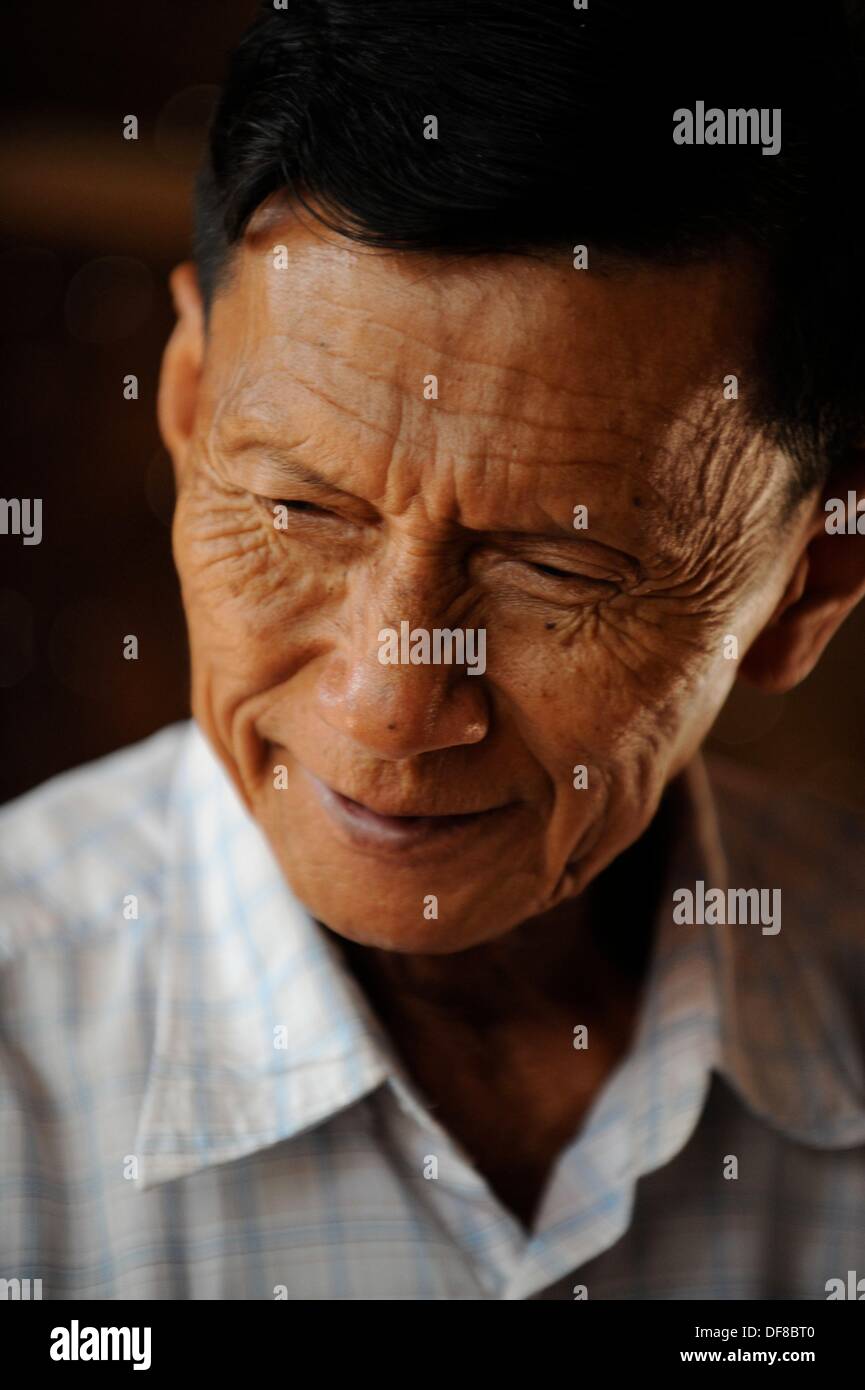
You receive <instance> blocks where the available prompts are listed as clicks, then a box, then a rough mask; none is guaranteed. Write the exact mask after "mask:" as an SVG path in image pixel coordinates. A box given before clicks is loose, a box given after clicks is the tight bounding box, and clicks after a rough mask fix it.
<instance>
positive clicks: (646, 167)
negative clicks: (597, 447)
mask: <svg viewBox="0 0 865 1390" xmlns="http://www.w3.org/2000/svg"><path fill="white" fill-rule="evenodd" d="M862 10H863V5H862V0H819V3H814V0H811V3H802V4H799V3H797V0H723V2H720V0H656V2H655V3H650V0H630V3H629V2H628V0H587V5H586V8H585V9H577V8H575V6H574V4H573V3H572V0H281V2H280V0H265V3H264V4H263V5H262V7H261V11H260V14H259V16H258V18H257V19H256V20H255V22H254V23H253V24H252V26H251V27H250V28H249V30H248V31H247V33H246V34H245V35H244V36H243V38H242V39H241V41H240V43H239V46H238V47H237V49H236V51H235V52H234V54H233V55H232V57H231V60H230V64H229V70H228V74H227V78H226V81H225V83H224V85H223V87H222V90H221V94H220V98H219V101H218V103H217V106H216V110H215V113H214V116H213V120H212V123H211V128H210V134H209V146H208V153H207V157H206V160H205V163H204V166H203V168H202V170H201V172H200V174H199V178H198V183H197V188H196V209H195V212H196V217H195V222H196V233H195V258H196V263H197V266H198V272H199V278H200V283H201V286H202V292H203V295H204V300H205V306H206V308H208V309H209V306H210V304H211V302H212V299H213V296H214V294H216V293H217V292H218V291H219V289H220V287H221V286H222V285H223V284H224V283H225V280H226V278H227V277H228V276H229V275H230V271H231V254H232V251H233V249H234V248H235V247H236V245H237V244H238V243H239V242H240V240H241V239H242V237H243V233H244V230H245V228H246V226H247V224H248V222H249V219H250V218H251V216H252V214H253V212H254V211H255V209H256V208H258V207H259V206H260V204H261V203H262V202H263V201H264V200H265V199H266V198H267V197H268V196H269V195H270V194H271V193H274V192H276V191H277V190H283V189H285V190H288V192H289V194H290V196H291V197H292V198H293V199H294V200H296V202H297V203H298V204H303V205H304V206H305V207H306V208H307V209H308V211H309V212H310V214H311V215H312V216H313V217H315V218H316V219H317V220H318V221H319V222H321V223H323V224H324V225H325V226H326V227H328V228H330V229H332V230H333V231H335V232H339V233H341V234H342V235H343V236H346V237H349V238H351V239H352V240H354V241H356V242H360V243H363V244H365V245H367V246H370V247H377V248H381V249H388V250H391V251H394V252H411V251H425V252H433V253H435V252H440V253H444V254H447V253H458V254H459V255H461V256H466V255H473V254H481V253H483V254H491V253H493V254H494V253H496V252H504V251H508V252H526V253H532V252H538V251H544V252H548V251H554V250H556V249H559V250H560V251H561V253H562V255H563V257H564V256H566V255H567V256H570V255H571V248H572V247H573V246H575V245H577V244H579V243H585V244H586V245H587V247H588V248H589V265H590V267H591V265H592V255H593V250H594V251H596V252H597V253H598V254H599V255H601V253H612V254H613V255H614V256H625V257H627V258H629V260H631V261H634V260H636V261H639V260H652V259H657V260H660V261H663V262H666V263H672V264H676V263H681V262H683V261H686V260H688V259H692V258H694V257H700V256H702V257H707V256H708V257H711V256H723V255H724V254H725V253H727V252H729V251H730V249H731V248H732V247H733V246H735V245H741V244H743V243H744V244H745V245H748V246H750V247H752V248H753V249H754V250H755V251H756V252H757V253H758V254H759V260H760V263H761V264H763V265H764V266H765V271H766V273H765V287H766V330H765V334H764V335H763V336H761V339H760V342H759V343H757V344H755V361H756V363H757V365H758V367H759V390H758V391H756V392H755V391H753V390H751V391H749V394H748V399H749V407H748V408H749V411H750V412H751V414H752V418H753V419H754V421H755V423H756V424H759V425H760V426H761V427H763V428H765V429H766V430H767V431H768V432H769V433H770V434H771V435H772V437H773V438H774V439H775V440H776V442H777V443H778V445H779V446H780V447H781V448H783V449H785V450H786V452H787V453H788V454H789V455H790V456H791V458H792V459H793V460H794V464H795V469H796V479H795V481H796V496H801V494H802V493H803V492H807V491H810V490H811V489H812V488H813V487H814V486H816V485H817V484H818V483H820V482H822V481H823V480H824V479H825V477H826V475H827V473H828V472H829V470H830V468H831V467H832V466H833V465H834V464H836V463H837V462H839V461H840V460H841V459H842V457H843V456H844V455H846V454H847V453H848V452H849V450H850V448H851V447H852V446H853V445H854V444H855V443H856V442H857V441H859V440H861V438H862V435H863V433H865V404H863V401H865V391H863V378H865V346H863V317H865V289H863V286H865V249H863V246H862V240H863V238H862V220H861V211H860V208H859V206H858V204H859V201H860V199H859V195H860V188H859V183H860V180H861V177H862V172H863V166H865V160H863V157H862V150H863V148H865V145H863V127H865V122H863V73H865V61H863V31H865V24H863V13H862ZM698 100H699V101H703V102H704V103H705V107H706V108H709V107H719V108H721V109H722V110H725V111H726V110H728V109H731V108H758V109H760V108H768V109H770V110H771V109H775V108H779V109H780V110H781V148H780V150H779V151H778V152H777V153H775V154H764V153H763V149H762V147H761V145H760V144H728V145H698V144H692V145H687V144H676V143H674V141H673V125H674V121H673V113H674V111H676V110H677V109H679V108H688V109H691V110H693V109H694V106H695V102H696V101H698ZM430 116H434V117H435V119H436V121H437V123H438V129H437V132H436V133H437V138H435V139H428V138H425V134H424V132H425V125H426V129H427V130H429V123H428V118H429V117H430ZM313 203H314V206H312V204H313Z"/></svg>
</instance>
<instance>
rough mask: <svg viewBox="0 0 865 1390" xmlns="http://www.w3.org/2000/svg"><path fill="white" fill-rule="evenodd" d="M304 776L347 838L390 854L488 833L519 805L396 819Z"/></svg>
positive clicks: (409, 814) (406, 815)
mask: <svg viewBox="0 0 865 1390" xmlns="http://www.w3.org/2000/svg"><path fill="white" fill-rule="evenodd" d="M304 772H305V773H306V776H307V778H308V779H309V781H310V782H311V784H312V786H313V789H314V791H315V793H316V796H317V798H318V801H319V803H320V805H321V806H322V808H323V809H324V810H325V811H326V812H327V814H328V816H329V818H330V820H331V822H332V823H333V824H334V826H335V827H336V828H337V829H338V830H339V831H340V832H341V833H342V835H343V836H344V837H346V838H347V839H349V840H350V841H351V842H352V843H353V844H355V845H359V846H360V847H361V848H368V849H378V850H387V849H388V848H392V849H398V848H399V849H407V848H409V847H411V846H420V845H426V846H427V847H430V846H433V845H439V844H440V843H442V842H444V841H445V840H448V839H451V838H454V837H458V836H460V835H466V834H468V833H472V832H476V831H478V830H481V829H486V828H487V827H488V826H489V825H491V824H492V823H493V821H495V820H496V818H500V817H501V816H502V815H503V814H505V813H506V812H508V811H511V810H513V809H514V808H515V806H516V803H515V802H508V803H506V804H504V805H501V806H492V807H487V808H484V809H483V810H480V811H468V812H458V813H452V814H447V815H418V814H414V813H412V812H400V813H399V814H396V815H395V814H391V813H383V812H380V811H376V810H373V808H372V807H371V806H368V805H367V804H366V803H365V802H362V801H356V800H355V799H354V798H353V797H350V796H345V795H344V794H343V793H342V792H338V791H336V790H335V788H333V787H331V786H329V785H328V784H327V783H326V782H323V781H322V780H321V778H319V777H316V776H315V774H314V773H311V772H309V771H308V770H307V769H304Z"/></svg>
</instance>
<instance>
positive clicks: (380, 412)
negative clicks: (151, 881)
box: [205, 211, 760, 505]
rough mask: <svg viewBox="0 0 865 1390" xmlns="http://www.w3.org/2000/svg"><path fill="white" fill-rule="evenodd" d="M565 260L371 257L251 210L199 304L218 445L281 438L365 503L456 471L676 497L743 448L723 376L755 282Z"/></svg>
mask: <svg viewBox="0 0 865 1390" xmlns="http://www.w3.org/2000/svg"><path fill="white" fill-rule="evenodd" d="M590 254H591V253H590ZM573 259H574V258H573V254H572V252H570V250H569V249H568V248H565V249H564V250H563V251H562V253H561V255H556V254H552V253H545V254H544V256H543V257H531V256H528V257H527V256H515V255H497V256H484V257H456V256H455V257H444V256H427V255H419V254H417V253H385V252H380V251H377V250H370V249H368V248H364V247H358V246H356V245H354V244H353V243H351V242H349V241H347V240H346V239H344V238H340V237H338V236H336V235H335V234H333V233H330V232H328V231H326V230H324V229H321V228H319V227H317V226H315V225H314V224H313V225H312V226H310V225H309V224H308V223H307V224H303V223H302V222H300V221H299V220H298V218H296V217H294V216H292V215H290V214H289V215H286V214H285V212H283V211H281V212H280V214H279V215H278V216H277V215H275V214H270V215H269V216H268V215H267V214H265V215H264V216H262V217H260V218H259V219H258V220H257V221H254V222H253V224H252V227H251V229H250V232H249V233H248V234H247V237H246V240H245V242H244V243H243V245H242V246H241V248H240V249H239V250H238V252H237V254H236V258H235V264H234V272H233V277H232V279H231V281H230V284H229V286H228V288H227V289H226V291H225V292H224V293H223V294H221V295H220V296H218V298H217V300H216V302H215V305H214V309H213V316H212V322H211V333H210V342H209V345H208V366H207V373H206V380H205V397H206V401H205V410H206V412H208V420H209V429H210V431H211V435H212V438H213V440H214V441H215V442H216V443H217V444H218V445H221V444H222V443H227V444H231V445H232V446H235V445H237V443H238V441H240V440H242V439H243V438H244V437H245V436H247V435H248V436H249V438H250V440H253V439H255V438H259V439H261V440H262V441H267V440H275V441H278V442H280V443H281V444H282V445H284V446H285V447H287V448H292V449H294V450H297V451H298V453H299V454H301V453H303V452H304V451H305V453H306V456H307V459H306V460H302V461H308V460H310V459H317V460H318V462H319V466H321V467H324V466H327V467H328V468H329V469H330V470H336V475H335V476H334V474H333V473H331V476H332V479H333V481H335V482H336V483H337V484H338V485H339V486H344V485H345V482H346V476H350V477H351V478H352V479H353V480H354V482H355V483H356V482H357V477H358V474H359V473H361V474H363V475H364V476H365V478H366V481H367V486H368V488H370V489H372V491H373V492H374V491H376V489H378V490H379V491H381V490H382V488H383V487H384V480H385V478H387V479H388V480H389V485H390V486H394V485H397V486H402V487H404V488H405V489H406V490H407V492H410V491H411V490H412V489H415V490H417V489H418V487H420V486H421V485H422V484H423V483H424V480H425V479H426V481H427V484H431V483H432V482H433V480H434V479H435V478H436V477H438V478H440V479H444V478H445V476H446V474H447V471H448V469H449V468H451V467H453V466H454V465H455V464H457V462H458V463H459V465H460V467H461V468H462V469H463V470H467V469H468V470H470V469H471V468H472V467H474V468H478V469H484V470H487V471H488V472H491V473H493V474H494V475H496V476H499V477H503V476H504V475H507V477H508V479H509V480H510V482H511V484H512V485H514V486H516V487H518V488H519V486H520V478H521V476H522V473H523V472H527V473H530V474H532V475H533V478H532V480H531V482H529V480H528V479H527V480H526V485H527V486H534V487H537V485H538V483H539V481H540V480H541V479H543V481H544V485H545V486H548V487H552V488H557V487H558V485H559V483H561V484H562V485H563V486H565V487H570V488H571V490H572V489H573V486H574V483H573V469H574V468H575V467H577V468H580V467H582V468H583V469H584V470H595V471H596V472H597V471H598V470H600V471H601V472H603V471H604V470H606V472H607V474H611V475H614V476H615V478H616V483H615V486H617V487H619V488H622V489H626V490H630V491H632V490H633V487H634V486H637V485H639V486H640V487H641V488H642V491H643V492H644V493H645V494H646V498H645V500H646V502H647V504H648V505H651V500H652V494H653V491H656V490H658V491H660V492H661V493H662V494H666V493H668V494H669V495H670V497H671V499H672V500H675V497H676V495H677V494H678V493H679V490H680V486H681V481H682V480H681V478H680V477H679V476H678V471H679V469H680V468H681V467H683V466H685V465H687V467H688V468H689V469H690V470H691V472H692V473H693V472H694V470H695V469H699V468H701V467H702V468H708V467H709V466H710V460H711V466H712V467H713V468H714V469H715V471H718V470H719V469H721V468H722V467H723V465H724V462H725V458H726V454H727V453H730V455H731V457H732V456H733V455H735V456H736V457H739V456H741V454H742V448H743V439H744V438H745V437H746V435H747V431H745V430H744V429H743V427H742V409H741V406H738V405H737V402H736V401H735V400H730V399H728V398H725V391H724V380H725V377H727V376H729V375H731V374H732V375H735V376H737V378H739V377H743V376H745V375H746V374H747V373H748V371H750V370H751V369H750V367H749V365H748V364H749V361H750V354H751V349H752V344H753V340H754V334H755V331H756V327H757V318H756V316H757V307H756V306H757V305H758V304H759V301H760V295H759V283H758V277H757V273H756V271H755V269H754V268H753V267H752V266H751V265H750V264H749V263H747V262H746V261H744V260H742V261H724V262H715V263H711V264H709V263H706V264H698V265H686V266H681V267H675V268H670V267H661V266H653V265H651V264H649V263H640V265H639V266H636V267H635V266H630V267H628V266H621V265H620V266H617V267H615V268H610V267H608V266H605V267H604V268H603V270H602V272H601V273H597V272H594V271H590V270H584V269H576V268H575V267H574V264H573ZM436 469H437V470H438V471H436ZM394 479H399V480H400V481H399V483H398V484H394ZM371 500H372V499H371ZM642 500H643V499H641V501H642Z"/></svg>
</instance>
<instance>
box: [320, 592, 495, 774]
mask: <svg viewBox="0 0 865 1390" xmlns="http://www.w3.org/2000/svg"><path fill="white" fill-rule="evenodd" d="M376 607H378V606H377V605H376ZM378 611H379V613H380V612H381V609H378ZM402 611H403V612H405V608H404V607H403V608H402ZM372 618H373V614H372V613H371V612H370V611H369V610H367V612H366V614H365V615H364V616H363V618H361V619H360V621H359V622H358V623H357V624H356V625H354V632H353V636H352V640H351V642H350V644H349V645H347V646H345V647H342V648H340V649H335V650H333V651H332V652H331V653H330V654H329V656H328V658H327V661H326V664H325V665H324V667H323V668H322V671H321V673H320V675H319V678H318V682H317V688H316V697H317V701H318V705H319V713H320V715H321V717H322V719H323V720H324V722H325V723H326V724H327V725H328V726H329V727H330V728H332V729H333V730H334V732H335V733H337V734H339V735H341V736H342V737H348V738H350V739H352V740H353V741H354V742H355V743H357V744H359V745H360V746H361V747H362V748H363V749H364V750H366V751H367V752H369V753H372V754H374V755H375V756H376V757H379V758H382V759H387V760H390V761H398V760H400V759H404V758H416V757H418V756H419V755H420V754H421V753H432V752H435V751H440V750H443V749H446V748H458V747H461V746H463V745H466V744H471V743H480V742H481V740H482V739H484V738H485V737H486V735H487V733H488V731H489V721H490V711H489V698H488V695H487V692H486V690H485V689H484V679H483V676H482V675H469V674H468V673H467V670H466V669H465V667H462V666H457V665H447V664H444V663H443V662H438V663H436V662H435V661H432V660H431V661H430V662H429V663H427V664H417V665H415V664H412V663H410V662H406V661H404V660H397V661H395V662H393V663H392V664H390V663H389V664H383V663H382V661H381V660H380V659H379V653H380V652H381V651H382V643H381V642H380V640H379V634H380V633H381V631H382V629H383V628H387V627H388V626H390V630H391V631H393V632H395V633H396V634H399V633H400V620H397V621H395V622H392V623H391V624H390V625H388V624H387V623H386V622H379V621H378V620H376V621H371V619H372ZM407 626H408V627H409V628H410V629H411V630H412V631H414V632H417V631H418V630H419V629H421V628H422V624H420V623H415V622H412V623H411V624H408V625H407ZM442 626H446V627H450V628H451V629H453V627H454V625H453V624H442ZM425 631H427V632H428V633H429V634H430V649H431V654H432V653H434V652H435V651H436V644H435V643H434V642H433V641H432V636H433V629H432V628H431V627H427V628H426V629H425ZM405 646H406V643H405V642H403V643H402V645H401V648H400V647H396V651H397V653H398V655H399V656H404V655H405V654H406V652H405ZM444 650H445V651H446V650H447V646H446V644H444ZM474 650H475V651H476V650H477V648H474ZM392 654H393V649H392ZM440 654H441V653H440Z"/></svg>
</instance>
